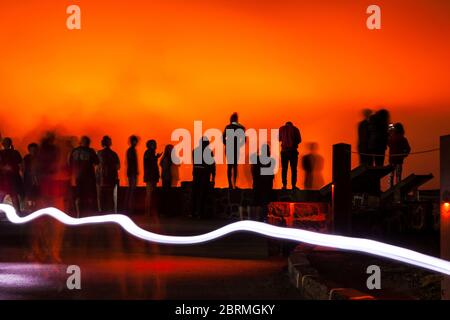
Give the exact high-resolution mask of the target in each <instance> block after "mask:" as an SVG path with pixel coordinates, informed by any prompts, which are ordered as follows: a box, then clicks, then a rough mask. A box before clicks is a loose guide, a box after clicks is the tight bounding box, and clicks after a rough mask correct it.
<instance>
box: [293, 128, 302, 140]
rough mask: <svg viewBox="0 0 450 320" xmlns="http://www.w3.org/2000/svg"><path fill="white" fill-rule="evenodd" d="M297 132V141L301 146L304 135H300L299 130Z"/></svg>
mask: <svg viewBox="0 0 450 320" xmlns="http://www.w3.org/2000/svg"><path fill="white" fill-rule="evenodd" d="M295 131H296V133H297V141H298V144H300V143H302V135H301V133H300V129H298V128H297V130H295Z"/></svg>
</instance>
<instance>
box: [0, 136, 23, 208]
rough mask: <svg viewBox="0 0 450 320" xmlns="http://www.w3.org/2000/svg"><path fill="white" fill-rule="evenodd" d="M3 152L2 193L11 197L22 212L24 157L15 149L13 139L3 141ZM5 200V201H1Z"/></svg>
mask: <svg viewBox="0 0 450 320" xmlns="http://www.w3.org/2000/svg"><path fill="white" fill-rule="evenodd" d="M2 146H3V150H1V151H0V191H1V193H2V194H3V196H2V197H4V196H5V195H9V196H10V197H11V201H12V204H13V206H14V207H15V208H16V210H17V212H20V202H19V196H21V195H22V187H23V186H22V178H21V176H20V167H21V165H22V156H21V155H20V153H19V151H17V150H15V149H14V146H13V141H12V139H11V138H8V137H6V138H4V139H3V141H2ZM0 200H3V199H0Z"/></svg>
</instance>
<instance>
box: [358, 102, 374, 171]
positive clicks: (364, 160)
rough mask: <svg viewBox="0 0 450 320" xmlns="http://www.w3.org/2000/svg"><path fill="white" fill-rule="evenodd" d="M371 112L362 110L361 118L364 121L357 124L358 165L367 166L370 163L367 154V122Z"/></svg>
mask: <svg viewBox="0 0 450 320" xmlns="http://www.w3.org/2000/svg"><path fill="white" fill-rule="evenodd" d="M372 113H373V111H372V110H370V109H364V110H363V111H362V116H363V117H364V119H363V120H362V121H361V122H360V123H359V124H358V153H359V164H360V165H368V164H369V163H370V156H368V155H367V154H368V153H369V120H370V117H371V116H372Z"/></svg>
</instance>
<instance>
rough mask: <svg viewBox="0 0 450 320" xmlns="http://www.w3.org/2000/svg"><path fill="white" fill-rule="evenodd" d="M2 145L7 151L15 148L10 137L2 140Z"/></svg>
mask: <svg viewBox="0 0 450 320" xmlns="http://www.w3.org/2000/svg"><path fill="white" fill-rule="evenodd" d="M2 145H3V148H5V149H11V148H12V146H13V143H12V139H11V138H9V137H6V138H4V139H3V140H2Z"/></svg>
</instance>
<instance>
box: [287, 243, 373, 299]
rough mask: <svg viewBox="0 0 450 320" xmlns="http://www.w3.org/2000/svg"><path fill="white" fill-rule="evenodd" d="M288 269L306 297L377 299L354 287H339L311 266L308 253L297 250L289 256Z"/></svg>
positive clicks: (295, 283)
mask: <svg viewBox="0 0 450 320" xmlns="http://www.w3.org/2000/svg"><path fill="white" fill-rule="evenodd" d="M288 271H289V277H290V279H291V282H292V284H293V285H294V286H295V287H296V288H297V289H299V290H300V292H301V294H302V295H303V297H304V298H305V299H311V300H375V298H374V297H373V296H371V295H369V294H366V293H363V292H361V291H358V290H356V289H353V288H339V287H337V286H336V285H334V284H331V283H328V282H327V281H325V280H324V279H323V278H322V277H321V276H320V274H319V272H318V271H317V270H316V269H315V268H313V267H312V266H311V264H310V263H309V260H308V258H307V257H306V255H305V254H304V253H303V252H301V251H299V250H295V251H294V252H292V254H291V255H290V256H289V258H288Z"/></svg>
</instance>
